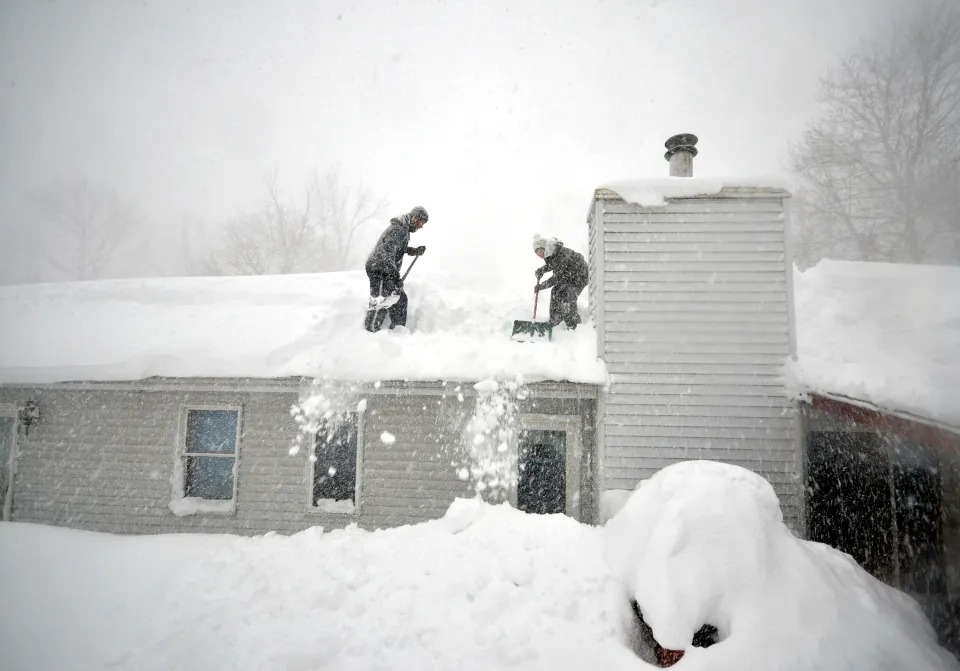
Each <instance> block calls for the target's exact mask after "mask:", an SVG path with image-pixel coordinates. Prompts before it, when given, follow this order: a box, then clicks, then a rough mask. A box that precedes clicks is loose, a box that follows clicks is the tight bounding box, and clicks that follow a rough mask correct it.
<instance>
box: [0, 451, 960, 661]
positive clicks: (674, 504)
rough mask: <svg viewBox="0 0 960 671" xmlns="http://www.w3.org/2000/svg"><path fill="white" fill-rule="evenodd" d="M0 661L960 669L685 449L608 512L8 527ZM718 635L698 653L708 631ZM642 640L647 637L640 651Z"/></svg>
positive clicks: (724, 473)
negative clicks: (400, 520) (163, 529)
mask: <svg viewBox="0 0 960 671" xmlns="http://www.w3.org/2000/svg"><path fill="white" fill-rule="evenodd" d="M0 599H2V602H3V604H4V612H5V617H4V620H5V621H4V624H3V626H2V627H0V668H3V669H31V670H34V669H84V670H85V669H184V670H185V669H289V670H303V671H307V670H312V669H344V670H347V669H349V670H351V671H354V670H358V669H456V670H458V671H461V670H468V669H509V668H516V669H600V668H602V669H640V668H650V667H649V666H648V665H646V664H645V662H643V661H642V660H641V659H640V657H638V655H637V653H636V652H635V651H634V650H633V649H632V648H636V647H637V645H638V644H637V643H636V638H637V637H636V633H635V630H636V622H635V620H634V619H633V615H632V611H631V608H630V601H631V600H632V599H636V600H637V601H638V602H639V604H640V607H641V608H642V610H643V612H644V615H645V617H646V619H647V621H648V623H649V624H650V625H651V626H652V627H653V631H654V633H655V635H656V637H657V639H658V640H659V641H660V643H662V644H663V645H664V646H665V647H668V648H674V649H686V654H685V656H684V658H683V659H681V661H680V662H679V664H678V665H677V666H676V667H675V668H679V669H714V670H717V669H721V670H723V669H730V670H734V669H736V670H738V671H742V670H744V669H757V670H760V669H764V670H767V669H772V668H778V669H865V670H866V669H871V670H873V669H890V670H891V671H892V670H894V669H898V670H900V669H918V670H919V669H958V668H960V666H958V664H957V663H956V661H955V660H953V659H952V658H951V657H949V655H948V654H947V653H945V652H944V651H942V650H941V649H939V648H937V647H936V645H935V644H934V643H933V634H932V631H931V630H930V628H929V627H928V625H927V624H926V622H925V620H924V619H923V617H922V616H921V615H920V613H919V610H918V608H917V607H916V606H915V604H914V603H913V602H912V601H910V600H909V599H908V598H906V597H905V596H903V595H902V594H900V593H899V592H896V591H894V590H892V589H890V588H888V587H886V586H884V585H883V584H881V583H879V582H878V581H876V580H874V579H873V578H872V577H870V576H869V575H867V574H866V573H865V572H863V571H862V570H861V569H860V568H859V567H857V565H856V564H855V563H853V562H852V561H851V560H850V559H849V558H848V557H846V556H845V555H841V554H839V553H837V552H835V551H833V550H831V549H830V548H828V547H826V546H823V545H820V544H816V543H810V542H806V541H802V540H798V539H796V538H795V537H794V536H792V535H791V534H790V532H789V531H788V530H787V529H786V527H785V526H783V524H782V522H781V513H780V509H779V506H778V502H777V500H776V496H775V494H774V493H773V489H772V488H771V487H770V486H769V485H768V484H767V483H766V482H765V481H764V480H762V479H761V478H759V477H758V476H756V475H754V474H752V473H750V472H748V471H745V470H743V469H740V468H738V467H734V466H726V465H721V464H717V463H713V462H686V463H682V464H678V465H675V466H672V467H670V468H667V469H665V470H664V471H661V472H660V473H659V474H657V475H656V476H655V477H654V478H652V479H651V480H649V481H647V482H645V483H644V484H643V485H642V486H641V487H640V489H639V490H638V491H637V492H635V493H634V494H633V495H632V497H631V498H630V499H629V500H628V501H627V502H626V504H625V506H624V507H623V509H622V510H621V511H620V513H619V514H618V515H617V516H616V517H614V518H613V519H612V520H611V521H610V522H609V523H608V524H607V525H606V526H605V527H590V526H586V525H582V524H579V523H577V522H576V521H574V520H572V519H570V518H568V517H565V516H562V515H551V516H533V515H526V514H524V513H521V512H518V511H516V510H513V509H511V508H509V507H508V506H491V505H488V504H485V503H482V502H479V501H476V500H465V499H461V500H458V501H457V502H456V503H455V504H454V505H453V506H451V508H450V510H449V511H448V513H447V515H446V516H445V517H444V518H442V519H440V520H436V521H433V522H427V523H424V524H419V525H416V526H407V527H401V528H397V529H391V530H386V531H374V532H368V531H362V530H359V529H355V528H348V529H346V530H343V531H334V532H330V533H323V532H322V531H321V530H320V529H319V528H315V529H310V530H307V531H304V532H302V533H300V534H297V535H294V536H290V537H286V536H280V535H273V534H268V535H266V536H262V537H254V538H242V537H235V536H210V535H168V536H142V537H119V536H111V535H106V534H97V533H92V532H84V531H76V530H68V529H57V528H51V527H44V526H35V525H28V524H15V523H14V524H9V523H8V524H4V525H2V526H0ZM705 623H709V624H712V625H714V626H716V627H717V628H718V630H719V633H720V639H721V641H720V643H718V644H716V645H714V646H712V647H709V648H706V649H702V648H692V647H690V645H689V641H690V639H691V636H692V634H693V632H694V631H696V630H697V629H698V628H699V627H700V626H701V625H702V624H705ZM640 652H642V654H647V655H648V652H644V651H640Z"/></svg>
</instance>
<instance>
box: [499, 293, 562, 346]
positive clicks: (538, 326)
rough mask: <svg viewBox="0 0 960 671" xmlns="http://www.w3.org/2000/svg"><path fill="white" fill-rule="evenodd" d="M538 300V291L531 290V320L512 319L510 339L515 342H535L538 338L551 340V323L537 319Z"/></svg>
mask: <svg viewBox="0 0 960 671" xmlns="http://www.w3.org/2000/svg"><path fill="white" fill-rule="evenodd" d="M539 300H540V292H539V291H535V292H533V321H529V322H528V321H526V320H524V319H514V320H513V332H512V333H511V334H510V340H514V341H516V342H537V341H539V340H544V339H546V340H553V324H551V323H550V322H538V321H537V301H539Z"/></svg>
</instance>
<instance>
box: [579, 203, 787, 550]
mask: <svg viewBox="0 0 960 671" xmlns="http://www.w3.org/2000/svg"><path fill="white" fill-rule="evenodd" d="M787 195H788V194H787V193H786V192H784V191H781V190H777V189H724V190H723V191H721V192H720V194H718V195H716V196H712V197H697V198H678V199H671V200H670V201H669V202H668V204H667V205H666V206H665V207H652V208H645V207H641V206H639V205H635V204H631V203H627V202H625V201H623V200H622V199H621V198H620V197H619V196H618V195H617V194H616V193H614V192H612V191H608V190H604V189H600V190H598V191H597V192H596V194H595V196H594V202H593V209H592V211H591V213H590V216H589V218H588V223H589V226H590V229H591V230H590V240H591V246H590V251H591V259H590V263H591V267H592V268H593V272H594V278H593V280H594V284H593V286H592V287H591V301H592V302H591V310H592V311H593V312H594V313H595V314H601V315H602V320H601V322H600V327H599V328H600V332H601V333H600V335H599V344H598V346H599V349H600V351H601V355H602V356H603V358H604V360H605V361H606V363H607V367H608V370H609V373H610V386H609V389H608V390H607V391H606V393H604V394H603V395H602V399H601V400H600V404H601V408H602V414H601V422H600V426H599V427H598V434H599V441H600V445H601V449H600V459H601V462H602V472H603V475H604V483H603V485H602V486H603V487H604V488H606V489H624V488H633V487H634V486H636V484H637V482H638V481H639V480H641V479H643V478H647V477H649V476H650V475H652V474H653V473H654V472H656V471H657V470H659V469H660V468H663V467H664V466H667V465H669V464H672V463H674V462H677V461H682V460H688V459H712V460H717V461H723V462H727V463H732V464H738V465H740V466H744V467H746V468H749V469H750V470H753V471H755V472H757V473H759V474H760V475H762V476H764V477H765V478H766V479H767V480H769V481H770V482H771V483H772V484H773V486H774V488H775V489H776V491H777V494H778V495H779V497H780V502H781V507H782V508H783V512H784V517H785V519H786V520H787V523H788V524H789V525H791V526H792V527H793V528H794V529H795V530H797V531H799V532H801V533H802V530H803V527H802V519H803V514H802V510H803V499H802V484H801V483H802V458H801V449H800V424H799V419H798V414H797V409H796V405H795V403H794V402H793V401H791V400H790V399H788V398H787V396H786V395H785V393H784V387H783V381H782V374H783V373H782V366H783V364H784V362H785V360H786V358H787V357H788V356H789V355H790V354H791V346H792V341H791V331H792V314H791V310H790V309H789V283H788V276H787V268H788V261H787V258H786V255H787V250H786V247H785V237H786V236H785V217H784V205H783V203H784V199H785V198H786V197H787Z"/></svg>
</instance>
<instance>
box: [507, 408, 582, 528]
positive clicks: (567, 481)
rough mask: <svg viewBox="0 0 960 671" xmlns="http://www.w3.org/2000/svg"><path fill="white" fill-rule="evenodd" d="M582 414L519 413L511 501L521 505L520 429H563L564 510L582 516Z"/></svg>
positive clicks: (573, 516) (570, 515) (569, 514)
mask: <svg viewBox="0 0 960 671" xmlns="http://www.w3.org/2000/svg"><path fill="white" fill-rule="evenodd" d="M582 422H583V420H582V418H581V417H580V416H579V415H545V414H538V413H520V414H519V415H518V416H517V441H516V444H515V445H514V446H513V450H514V457H515V459H514V461H515V463H516V467H517V474H516V480H515V482H514V484H513V485H512V486H511V487H510V492H509V500H510V505H511V506H513V507H514V508H516V507H517V485H516V483H517V482H519V480H520V432H521V431H563V432H564V433H565V434H566V444H565V445H564V452H565V455H564V459H565V461H566V463H565V465H564V486H565V489H566V491H565V492H564V502H563V504H564V505H563V507H564V514H566V515H567V516H568V517H572V518H573V519H575V520H579V519H580V459H581V454H582V446H581V443H580V430H581V427H582Z"/></svg>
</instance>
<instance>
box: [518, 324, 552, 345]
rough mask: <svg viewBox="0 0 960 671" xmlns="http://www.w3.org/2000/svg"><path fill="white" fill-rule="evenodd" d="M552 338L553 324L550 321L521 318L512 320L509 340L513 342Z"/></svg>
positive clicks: (538, 340)
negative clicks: (533, 320)
mask: <svg viewBox="0 0 960 671" xmlns="http://www.w3.org/2000/svg"><path fill="white" fill-rule="evenodd" d="M552 339H553V324H551V323H550V322H531V321H526V320H523V319H515V320H514V321H513V332H512V333H511V334H510V340H513V341H515V342H540V341H543V340H552Z"/></svg>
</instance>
